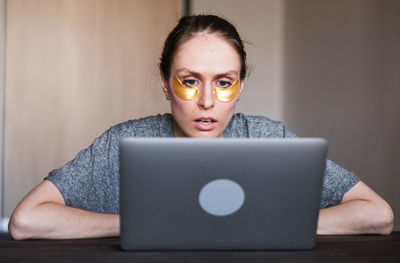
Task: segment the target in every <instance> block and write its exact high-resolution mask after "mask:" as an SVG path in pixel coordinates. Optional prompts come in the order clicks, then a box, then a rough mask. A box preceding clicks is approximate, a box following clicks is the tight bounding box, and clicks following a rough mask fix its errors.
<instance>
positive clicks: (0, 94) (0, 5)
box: [0, 0, 6, 232]
mask: <svg viewBox="0 0 400 263" xmlns="http://www.w3.org/2000/svg"><path fill="white" fill-rule="evenodd" d="M5 3H6V1H5V0H0V232H1V230H2V228H3V227H2V224H3V223H2V222H1V220H2V219H1V218H2V211H3V121H4V119H3V116H4V115H3V114H4V62H5V61H4V53H5V22H6V21H5V13H6V10H5V7H6V5H5Z"/></svg>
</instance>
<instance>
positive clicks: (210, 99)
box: [163, 33, 243, 137]
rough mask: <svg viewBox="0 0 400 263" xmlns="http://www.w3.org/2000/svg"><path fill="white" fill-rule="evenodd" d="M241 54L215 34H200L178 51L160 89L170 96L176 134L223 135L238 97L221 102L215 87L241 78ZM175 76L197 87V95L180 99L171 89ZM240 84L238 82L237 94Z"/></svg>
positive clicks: (177, 135)
mask: <svg viewBox="0 0 400 263" xmlns="http://www.w3.org/2000/svg"><path fill="white" fill-rule="evenodd" d="M240 68H241V64H240V57H239V54H238V53H237V52H236V50H235V49H234V48H233V46H231V44H230V43H229V42H228V41H226V40H225V39H224V38H222V37H220V36H218V35H216V34H207V33H204V34H199V35H197V36H194V37H192V38H191V39H189V40H188V41H186V42H184V43H183V44H182V45H181V46H180V47H179V49H178V50H177V52H176V54H175V57H174V59H173V62H172V65H171V70H170V72H171V74H170V78H169V79H168V80H165V79H163V90H164V93H165V94H166V95H168V96H169V97H170V98H171V111H172V115H173V116H174V132H175V136H176V137H223V136H224V130H225V128H226V126H227V125H228V124H229V121H230V120H231V118H232V115H233V113H234V111H235V104H236V100H237V97H236V96H235V97H234V98H233V99H232V100H230V101H228V102H222V101H219V100H217V99H216V98H215V97H214V89H215V87H220V88H226V87H229V86H231V85H232V84H234V82H235V81H236V80H238V81H240V80H239V78H240ZM175 76H176V78H177V79H178V80H179V81H180V82H181V84H183V85H185V86H188V87H190V86H195V87H196V88H198V91H199V92H198V95H197V96H196V97H195V98H190V99H189V100H185V99H182V96H178V95H177V93H176V92H175V91H174V89H173V88H172V82H173V81H172V80H173V78H174V77H175ZM167 81H168V82H167ZM242 88H243V83H242V82H241V81H240V84H239V94H240V92H241V91H242Z"/></svg>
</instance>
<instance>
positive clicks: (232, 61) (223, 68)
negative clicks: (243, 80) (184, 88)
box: [171, 33, 240, 75]
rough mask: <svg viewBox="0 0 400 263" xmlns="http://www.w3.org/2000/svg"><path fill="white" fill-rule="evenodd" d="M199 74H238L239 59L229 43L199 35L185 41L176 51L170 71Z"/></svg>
mask: <svg viewBox="0 0 400 263" xmlns="http://www.w3.org/2000/svg"><path fill="white" fill-rule="evenodd" d="M183 68H185V69H189V70H190V71H194V72H199V73H201V74H204V75H207V74H220V73H223V72H230V71H235V72H237V74H239V72H240V57H239V54H238V53H237V51H236V50H235V48H234V47H233V46H232V44H231V43H229V41H227V40H226V39H224V38H223V37H221V36H218V35H216V34H206V33H203V34H199V35H195V36H193V37H192V38H190V39H189V40H187V41H185V42H184V43H183V44H181V46H180V47H179V49H178V50H177V52H176V54H175V57H174V60H173V63H172V68H171V71H172V72H173V73H174V72H176V71H179V70H180V69H183Z"/></svg>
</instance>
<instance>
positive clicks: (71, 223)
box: [8, 180, 120, 240]
mask: <svg viewBox="0 0 400 263" xmlns="http://www.w3.org/2000/svg"><path fill="white" fill-rule="evenodd" d="M8 228H9V231H10V234H11V236H12V237H13V238H14V239H17V240H21V239H28V238H48V239H68V238H96V237H110V236H119V231H120V229H119V215H117V214H99V213H93V212H89V211H85V210H81V209H76V208H72V207H68V206H66V205H65V202H64V199H63V197H62V195H61V193H60V192H59V191H58V189H57V188H56V187H55V186H54V184H53V183H51V182H50V181H48V180H45V181H43V182H42V183H41V184H39V185H38V186H37V187H36V188H35V189H33V190H32V191H31V192H30V193H29V194H28V195H27V196H26V197H25V198H24V199H23V200H22V201H21V202H20V203H19V204H18V206H17V207H16V208H15V210H14V212H13V214H12V215H11V219H10V223H9V226H8Z"/></svg>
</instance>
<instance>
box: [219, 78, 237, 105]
mask: <svg viewBox="0 0 400 263" xmlns="http://www.w3.org/2000/svg"><path fill="white" fill-rule="evenodd" d="M238 93H239V80H238V79H237V80H236V81H235V82H234V83H233V84H232V85H231V86H230V87H228V88H221V87H215V89H214V97H215V98H216V99H217V100H219V101H220V102H229V101H231V100H233V99H234V98H236V96H237V95H238Z"/></svg>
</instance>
